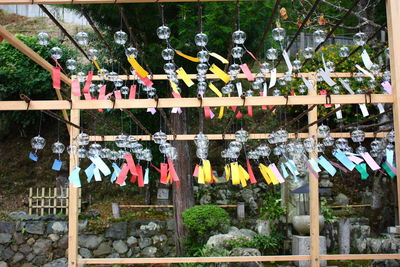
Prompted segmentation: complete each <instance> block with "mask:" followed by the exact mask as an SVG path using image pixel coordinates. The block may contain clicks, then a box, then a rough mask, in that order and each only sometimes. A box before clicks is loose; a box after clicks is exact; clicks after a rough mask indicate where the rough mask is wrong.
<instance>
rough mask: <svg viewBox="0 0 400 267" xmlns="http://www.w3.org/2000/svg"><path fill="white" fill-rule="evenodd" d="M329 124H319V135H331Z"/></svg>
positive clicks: (322, 136)
mask: <svg viewBox="0 0 400 267" xmlns="http://www.w3.org/2000/svg"><path fill="white" fill-rule="evenodd" d="M329 130H330V129H329V126H327V125H324V124H321V125H320V126H318V137H320V138H325V137H327V136H328V135H329Z"/></svg>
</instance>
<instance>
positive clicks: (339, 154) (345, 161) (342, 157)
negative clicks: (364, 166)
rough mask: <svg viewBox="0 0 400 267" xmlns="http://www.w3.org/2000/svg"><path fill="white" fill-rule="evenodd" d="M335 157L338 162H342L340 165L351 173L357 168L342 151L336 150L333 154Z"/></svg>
mask: <svg viewBox="0 0 400 267" xmlns="http://www.w3.org/2000/svg"><path fill="white" fill-rule="evenodd" d="M333 156H335V158H337V160H338V161H340V163H342V164H343V165H344V166H345V167H346V168H347V169H349V170H350V171H352V170H353V169H354V167H355V166H356V165H355V164H354V163H353V162H352V161H351V160H349V158H348V157H346V155H345V154H344V153H343V152H342V150H340V149H336V151H335V152H334V153H333Z"/></svg>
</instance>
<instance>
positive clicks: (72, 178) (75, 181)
mask: <svg viewBox="0 0 400 267" xmlns="http://www.w3.org/2000/svg"><path fill="white" fill-rule="evenodd" d="M80 171H81V168H79V167H78V166H77V167H75V169H74V170H73V171H72V172H71V174H70V175H69V177H68V180H69V182H70V183H71V184H72V185H73V186H74V187H81V180H80V179H79V172H80Z"/></svg>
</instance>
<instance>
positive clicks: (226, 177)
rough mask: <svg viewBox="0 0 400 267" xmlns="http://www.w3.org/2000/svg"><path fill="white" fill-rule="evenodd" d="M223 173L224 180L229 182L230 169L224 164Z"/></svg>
mask: <svg viewBox="0 0 400 267" xmlns="http://www.w3.org/2000/svg"><path fill="white" fill-rule="evenodd" d="M224 171H225V179H226V180H227V181H229V179H230V178H231V168H229V164H226V165H225V166H224Z"/></svg>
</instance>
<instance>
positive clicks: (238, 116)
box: [236, 111, 243, 119]
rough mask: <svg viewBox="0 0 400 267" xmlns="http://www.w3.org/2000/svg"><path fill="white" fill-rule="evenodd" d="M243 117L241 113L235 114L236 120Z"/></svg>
mask: <svg viewBox="0 0 400 267" xmlns="http://www.w3.org/2000/svg"><path fill="white" fill-rule="evenodd" d="M242 117H243V115H242V112H240V111H239V112H238V113H237V114H236V119H241V118H242Z"/></svg>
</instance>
